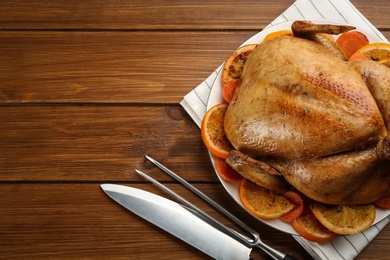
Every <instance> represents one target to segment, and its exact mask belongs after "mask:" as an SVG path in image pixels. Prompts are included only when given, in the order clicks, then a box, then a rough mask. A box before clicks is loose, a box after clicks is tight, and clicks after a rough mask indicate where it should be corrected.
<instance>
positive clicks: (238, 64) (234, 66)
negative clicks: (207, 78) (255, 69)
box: [222, 44, 257, 103]
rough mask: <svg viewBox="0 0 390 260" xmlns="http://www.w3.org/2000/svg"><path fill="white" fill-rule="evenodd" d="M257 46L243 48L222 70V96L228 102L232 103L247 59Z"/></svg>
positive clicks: (239, 49)
mask: <svg viewBox="0 0 390 260" xmlns="http://www.w3.org/2000/svg"><path fill="white" fill-rule="evenodd" d="M256 46H257V44H247V45H244V46H241V47H240V48H238V49H237V50H235V51H234V52H233V53H232V54H231V55H230V56H229V57H228V58H227V60H226V62H225V65H224V66H223V70H222V95H223V98H224V99H225V101H226V102H228V103H230V102H231V100H232V98H233V94H234V91H235V90H236V88H237V86H238V84H239V83H240V79H241V75H242V71H243V69H244V65H245V62H246V59H247V57H248V55H249V54H251V52H252V51H253V50H254V49H255V48H256Z"/></svg>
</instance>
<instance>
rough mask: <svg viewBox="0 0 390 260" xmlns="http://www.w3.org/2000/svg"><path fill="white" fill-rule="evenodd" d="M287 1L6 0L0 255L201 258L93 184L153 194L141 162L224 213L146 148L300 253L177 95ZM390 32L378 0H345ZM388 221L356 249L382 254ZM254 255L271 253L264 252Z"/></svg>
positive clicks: (2, 6) (386, 251) (274, 242)
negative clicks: (211, 150)
mask: <svg viewBox="0 0 390 260" xmlns="http://www.w3.org/2000/svg"><path fill="white" fill-rule="evenodd" d="M293 2H294V1H292V0H273V1H258V0H257V1H255V0H253V1H249V0H247V1H240V2H239V4H238V3H237V1H207V0H195V1H190V0H188V1H164V0H151V1H144V0H142V1H141V0H138V1H114V0H111V1H109V0H107V1H104V0H96V1H73V0H72V1H61V0H59V1H43V0H41V1H39V0H34V1H2V2H1V3H0V13H1V15H0V122H1V123H0V259H48V258H54V259H172V258H174V259H207V256H206V255H204V254H203V253H200V252H199V251H197V250H196V249H194V248H192V247H191V246H189V245H187V244H185V243H184V242H181V241H180V240H178V239H176V238H175V237H173V236H171V235H169V234H168V233H166V232H164V231H162V230H160V229H158V228H156V227H154V226H153V225H152V224H150V223H148V222H146V221H144V220H142V219H140V218H138V217H136V216H135V215H133V214H131V213H129V212H128V211H126V210H124V209H123V208H121V207H120V206H119V205H117V204H115V203H113V202H112V201H111V200H110V199H109V198H108V197H107V196H106V195H105V194H104V193H103V192H102V190H101V189H100V187H99V185H100V184H101V183H107V182H111V183H121V184H124V185H132V186H135V187H138V188H141V189H145V190H149V191H153V192H155V193H158V194H161V192H159V191H158V190H157V188H155V187H154V186H152V185H151V184H150V183H148V182H146V181H145V180H144V179H143V178H142V177H140V176H138V175H137V174H136V173H135V172H134V170H133V169H134V168H138V169H140V170H144V171H145V172H146V173H148V174H150V175H151V176H152V177H154V178H156V179H158V180H160V181H162V182H164V183H166V184H167V185H168V186H169V187H171V188H172V189H174V190H176V191H177V192H178V193H180V194H181V195H183V196H184V197H185V198H187V199H189V200H190V201H192V202H194V203H196V204H197V205H199V206H200V207H201V208H202V209H204V210H205V211H206V212H209V213H210V214H213V215H215V216H216V217H217V218H218V219H221V220H222V221H223V222H224V223H226V224H228V225H229V224H230V223H229V222H228V221H227V220H226V219H224V218H223V217H222V216H220V215H218V214H216V213H215V212H214V211H213V210H212V209H211V208H209V207H208V206H206V205H205V204H204V203H203V202H201V201H200V200H199V199H197V198H195V196H194V195H192V194H191V193H189V192H188V191H187V190H186V189H184V188H183V187H181V186H180V185H178V184H177V183H176V182H175V181H173V180H172V179H171V178H169V177H168V176H166V175H165V174H163V173H162V172H160V171H159V170H157V169H156V168H155V167H154V166H152V165H151V163H149V162H147V161H146V160H145V158H144V155H145V154H148V155H150V156H152V157H154V158H155V159H157V160H159V161H160V162H162V163H163V164H165V165H166V166H168V167H169V168H171V169H172V170H174V171H175V172H177V173H179V174H180V175H181V176H182V177H183V178H184V179H186V180H188V181H190V182H191V183H193V184H194V185H195V186H197V187H198V188H199V189H201V190H202V191H204V192H205V193H206V194H207V195H209V196H210V197H211V198H213V199H215V200H216V201H217V202H218V203H221V204H222V205H223V206H224V207H226V208H227V209H228V210H230V211H232V212H233V213H234V214H236V215H238V216H239V217H240V218H241V219H242V220H244V221H245V222H246V223H248V224H249V225H250V226H252V227H254V228H255V229H256V230H258V231H259V232H260V233H261V234H262V239H263V240H264V241H265V242H266V243H268V244H270V245H271V246H275V247H277V248H279V249H281V250H284V251H286V252H287V253H289V254H291V255H293V256H295V257H297V258H298V259H310V256H309V254H308V253H307V252H306V251H305V250H304V249H303V248H302V247H301V246H300V245H299V244H298V243H297V242H296V241H295V240H294V239H293V238H292V237H291V236H290V235H288V234H284V233H282V232H279V231H277V230H275V229H273V228H271V227H268V226H267V225H265V224H263V223H260V222H259V221H257V220H255V219H253V218H252V217H251V216H249V215H248V214H247V213H245V212H244V211H243V210H242V209H241V208H239V207H238V206H237V205H236V204H235V202H234V201H233V200H232V199H231V198H230V197H229V195H228V194H227V193H226V192H225V191H224V189H223V187H222V186H221V185H220V183H219V181H218V178H217V177H216V176H215V173H214V172H213V167H212V165H211V164H210V161H209V157H208V152H207V150H206V148H205V147H204V145H203V142H202V139H201V136H200V130H199V128H198V127H197V126H196V124H195V123H194V122H193V121H192V120H191V118H190V117H189V116H188V114H187V113H186V112H185V111H184V109H183V108H182V107H181V106H180V105H179V102H180V101H181V100H182V99H183V97H184V96H185V95H186V94H187V93H188V92H189V91H191V90H192V89H193V88H194V87H196V86H197V85H198V84H199V83H201V82H202V81H203V80H204V79H205V78H206V77H207V76H208V75H209V74H210V73H211V72H213V71H214V69H215V68H216V67H217V66H219V65H220V64H221V63H222V62H223V61H224V60H225V59H226V57H227V56H228V55H229V54H230V53H231V51H232V50H234V49H235V48H236V47H237V46H239V45H240V44H241V43H242V42H243V41H245V40H246V39H248V38H249V37H251V36H252V35H253V34H255V33H257V32H258V31H260V30H262V29H263V28H264V27H265V26H266V25H268V24H269V23H270V22H271V21H272V20H273V19H274V18H276V17H277V16H278V15H279V14H280V13H282V12H283V11H284V10H285V9H286V8H288V7H289V6H290V5H291V4H292V3H293ZM351 2H352V3H353V4H354V5H355V6H356V7H357V8H358V9H359V10H360V11H361V12H362V13H363V14H364V15H365V16H366V17H367V18H368V19H369V20H370V21H371V22H372V23H373V24H374V25H375V26H377V28H378V29H379V30H380V31H381V32H382V33H383V34H384V35H385V36H386V37H387V38H388V39H390V18H389V15H388V14H389V12H390V7H389V4H388V1H386V0H372V1H365V0H352V1H351ZM389 241H390V229H389V227H386V228H385V229H384V230H383V232H381V233H380V234H379V235H378V237H377V238H375V240H374V241H373V242H372V243H371V244H370V245H369V246H368V247H367V248H366V249H364V251H363V252H362V253H361V254H360V255H359V256H358V258H357V259H368V258H372V259H388V258H389V257H390V247H389ZM254 258H255V259H269V258H268V257H267V256H266V255H264V254H263V253H262V252H256V253H255V254H254Z"/></svg>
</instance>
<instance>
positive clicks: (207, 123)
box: [201, 103, 233, 159]
mask: <svg viewBox="0 0 390 260" xmlns="http://www.w3.org/2000/svg"><path fill="white" fill-rule="evenodd" d="M227 108H228V104H226V103H222V104H217V105H215V106H213V107H211V108H210V109H209V110H208V111H207V112H206V114H205V115H204V117H203V120H202V125H201V134H202V139H203V142H204V144H205V145H206V147H207V149H209V150H210V152H211V153H212V154H213V155H215V156H217V157H219V158H222V159H226V157H227V156H228V154H229V151H230V150H231V149H233V147H232V145H231V144H230V142H229V140H228V139H227V138H226V135H225V130H224V126H223V122H224V118H225V113H226V110H227Z"/></svg>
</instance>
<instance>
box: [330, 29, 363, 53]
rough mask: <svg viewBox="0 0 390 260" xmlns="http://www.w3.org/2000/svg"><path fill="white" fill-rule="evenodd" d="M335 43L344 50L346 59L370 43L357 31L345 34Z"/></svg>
mask: <svg viewBox="0 0 390 260" xmlns="http://www.w3.org/2000/svg"><path fill="white" fill-rule="evenodd" d="M336 42H337V44H338V45H339V46H340V47H341V48H342V49H343V50H344V52H345V54H346V55H347V57H348V58H349V57H351V55H352V54H354V53H355V52H356V51H357V50H358V49H360V48H362V47H363V46H365V45H367V44H369V43H370V42H369V40H368V38H367V36H366V35H365V34H363V33H361V32H359V31H348V32H345V33H343V34H341V35H340V37H339V38H337V40H336Z"/></svg>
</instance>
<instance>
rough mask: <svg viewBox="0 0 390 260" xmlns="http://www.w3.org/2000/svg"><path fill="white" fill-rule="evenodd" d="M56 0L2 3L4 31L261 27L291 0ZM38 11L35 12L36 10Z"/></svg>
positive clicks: (0, 5)
mask: <svg viewBox="0 0 390 260" xmlns="http://www.w3.org/2000/svg"><path fill="white" fill-rule="evenodd" d="M97 2H98V3H93V4H91V2H89V1H76V0H72V1H54V2H49V3H48V2H47V1H42V0H35V1H29V2H28V3H27V2H26V3H23V2H13V1H9V2H5V1H3V2H2V3H1V4H0V13H1V14H2V15H1V17H0V24H1V28H3V29H120V30H171V29H175V30H193V29H196V30H202V29H212V30H226V29H256V30H258V29H261V28H263V27H264V26H266V25H267V24H268V23H270V22H271V21H272V20H273V19H275V18H276V17H277V16H278V15H279V14H281V13H282V12H283V11H284V10H285V9H286V8H287V7H288V6H290V5H291V4H292V3H293V1H292V0H268V1H262V2H261V3H259V1H256V0H251V1H249V0H247V1H240V8H237V1H233V0H225V1H207V0H197V1H192V0H185V1H172V2H171V3H170V4H165V3H162V2H161V1H158V0H152V1H148V2H145V1H143V0H137V1H114V0H111V1H97ZM31 10H34V12H31Z"/></svg>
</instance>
